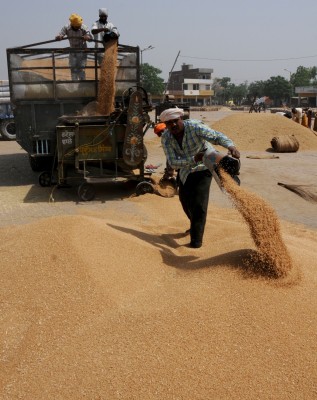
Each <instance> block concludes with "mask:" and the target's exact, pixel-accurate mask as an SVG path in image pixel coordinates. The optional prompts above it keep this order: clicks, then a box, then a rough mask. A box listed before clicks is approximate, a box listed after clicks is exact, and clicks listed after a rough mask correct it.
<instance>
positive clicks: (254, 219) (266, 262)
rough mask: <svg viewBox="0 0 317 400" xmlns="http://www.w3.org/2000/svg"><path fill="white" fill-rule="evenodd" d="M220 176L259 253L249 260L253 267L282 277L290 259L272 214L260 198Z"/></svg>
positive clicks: (223, 173) (274, 215)
mask: <svg viewBox="0 0 317 400" xmlns="http://www.w3.org/2000/svg"><path fill="white" fill-rule="evenodd" d="M220 174H221V178H222V181H223V185H224V188H225V190H226V191H227V192H228V193H229V195H230V197H231V199H232V201H233V203H234V205H235V207H236V208H237V210H238V211H239V212H240V213H241V215H242V216H243V218H244V220H245V221H246V223H247V224H248V227H249V230H250V233H251V236H252V239H253V241H254V243H255V245H256V248H257V250H258V251H257V253H255V254H254V255H253V257H252V258H253V260H252V265H253V267H252V268H253V269H254V270H255V271H256V270H257V271H256V272H261V273H263V274H265V275H267V276H269V277H274V278H281V277H285V276H286V275H287V274H288V272H289V271H290V270H291V268H292V260H291V257H290V255H289V253H288V251H287V248H286V246H285V244H284V242H283V240H282V236H281V233H280V225H279V220H278V217H277V216H276V214H275V211H274V210H273V209H272V208H271V207H270V206H269V205H268V204H267V203H266V202H265V201H264V200H263V199H261V198H260V197H259V196H257V195H255V194H254V193H250V192H248V191H246V190H245V189H242V188H241V187H240V186H238V185H237V184H236V183H235V182H234V181H233V179H232V178H231V177H230V176H229V175H228V174H226V173H225V172H223V171H220Z"/></svg>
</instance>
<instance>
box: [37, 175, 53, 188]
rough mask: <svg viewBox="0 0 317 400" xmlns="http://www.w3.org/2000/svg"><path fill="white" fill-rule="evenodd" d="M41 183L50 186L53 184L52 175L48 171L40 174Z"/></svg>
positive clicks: (43, 185)
mask: <svg viewBox="0 0 317 400" xmlns="http://www.w3.org/2000/svg"><path fill="white" fill-rule="evenodd" d="M39 184H40V185H41V186H42V187H49V186H51V185H52V176H51V173H50V172H48V171H44V172H42V173H41V174H40V176H39Z"/></svg>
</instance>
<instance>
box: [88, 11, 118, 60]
mask: <svg viewBox="0 0 317 400" xmlns="http://www.w3.org/2000/svg"><path fill="white" fill-rule="evenodd" d="M91 33H92V34H93V35H94V40H97V42H95V47H96V48H104V43H107V42H108V41H109V40H111V39H112V40H118V39H119V36H120V34H119V31H118V29H117V27H115V26H114V25H113V23H111V22H108V10H107V9H106V8H100V9H99V19H98V20H97V21H95V22H94V23H93V25H92V27H91ZM97 59H98V64H101V62H102V59H103V53H99V54H98V58H97Z"/></svg>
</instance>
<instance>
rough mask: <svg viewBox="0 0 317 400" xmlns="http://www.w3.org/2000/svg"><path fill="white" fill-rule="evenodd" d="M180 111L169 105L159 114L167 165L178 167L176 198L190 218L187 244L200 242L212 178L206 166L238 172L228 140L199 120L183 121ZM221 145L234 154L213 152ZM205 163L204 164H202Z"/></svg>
mask: <svg viewBox="0 0 317 400" xmlns="http://www.w3.org/2000/svg"><path fill="white" fill-rule="evenodd" d="M183 116H184V111H183V110H182V109H180V108H169V109H167V110H164V111H163V112H162V113H161V115H160V121H161V122H165V124H166V128H167V129H166V130H165V131H164V132H163V134H162V137H161V141H162V147H163V150H164V153H165V155H166V158H167V161H168V163H169V165H170V166H171V167H172V168H174V169H176V170H178V183H179V199H180V202H181V204H182V207H183V210H184V212H185V214H186V215H187V217H188V218H189V220H190V238H191V241H190V247H193V248H199V247H201V245H202V241H203V235H204V229H205V224H206V217H207V208H208V202H209V189H210V184H211V179H212V173H211V170H210V169H213V168H217V167H222V168H224V169H225V170H226V171H228V172H229V173H230V175H232V176H235V175H237V174H238V173H239V161H238V160H237V159H238V158H240V153H239V151H238V150H237V148H236V147H235V145H234V143H233V142H232V140H231V139H229V138H228V137H227V136H226V135H224V134H223V133H221V132H217V131H215V130H213V129H211V128H209V127H208V126H207V125H205V124H203V123H202V122H201V121H197V120H193V119H187V120H183ZM212 144H214V145H221V146H222V147H225V148H226V149H228V150H229V153H230V154H231V155H232V156H233V157H234V158H232V157H228V156H226V155H223V154H221V153H219V152H218V151H216V150H215V149H214V148H213V146H212ZM206 165H208V167H207V166H206Z"/></svg>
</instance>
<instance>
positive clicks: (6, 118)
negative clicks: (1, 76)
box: [0, 80, 16, 140]
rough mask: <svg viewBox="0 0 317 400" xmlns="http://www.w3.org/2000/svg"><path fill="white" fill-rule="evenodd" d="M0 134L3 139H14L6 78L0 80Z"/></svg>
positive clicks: (12, 118)
mask: <svg viewBox="0 0 317 400" xmlns="http://www.w3.org/2000/svg"><path fill="white" fill-rule="evenodd" d="M0 134H1V136H0V137H1V139H3V140H15V139H16V134H15V122H14V116H13V111H12V106H11V99H10V90H9V81H8V80H0Z"/></svg>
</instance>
